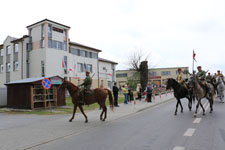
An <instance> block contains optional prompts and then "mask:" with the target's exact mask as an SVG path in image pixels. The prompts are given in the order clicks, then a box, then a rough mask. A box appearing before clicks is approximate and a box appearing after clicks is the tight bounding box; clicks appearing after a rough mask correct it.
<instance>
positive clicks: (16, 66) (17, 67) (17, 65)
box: [13, 61, 19, 71]
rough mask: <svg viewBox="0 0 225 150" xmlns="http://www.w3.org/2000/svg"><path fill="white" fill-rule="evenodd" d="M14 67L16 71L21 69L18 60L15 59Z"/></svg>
mask: <svg viewBox="0 0 225 150" xmlns="http://www.w3.org/2000/svg"><path fill="white" fill-rule="evenodd" d="M13 69H14V71H17V70H18V69H19V62H18V61H14V63H13Z"/></svg>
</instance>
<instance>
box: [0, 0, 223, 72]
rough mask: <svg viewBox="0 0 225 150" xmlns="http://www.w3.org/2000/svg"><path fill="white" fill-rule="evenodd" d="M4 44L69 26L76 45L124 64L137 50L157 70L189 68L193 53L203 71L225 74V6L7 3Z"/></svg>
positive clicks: (136, 1)
mask: <svg viewBox="0 0 225 150" xmlns="http://www.w3.org/2000/svg"><path fill="white" fill-rule="evenodd" d="M0 18H1V23H0V27H1V28H0V44H2V43H3V41H4V40H5V38H6V37H7V36H8V35H9V36H13V37H17V38H19V37H22V36H23V35H24V34H27V29H26V26H27V25H30V24H33V23H35V22H37V21H40V20H43V19H45V18H47V19H50V20H53V21H56V22H59V23H62V24H65V25H68V26H70V27H71V29H70V35H69V36H70V39H71V41H74V42H78V43H81V44H84V45H87V46H90V47H94V48H97V49H101V50H102V52H101V54H100V57H103V58H105V59H110V60H113V61H116V62H118V63H119V65H118V66H117V69H127V68H128V66H126V64H125V62H126V60H127V57H128V55H129V54H130V53H132V52H133V51H134V50H135V49H142V50H143V51H144V53H145V54H149V53H150V58H151V59H150V62H151V64H152V66H150V67H155V68H164V67H178V66H188V67H189V70H190V71H191V70H192V53H193V49H194V50H195V52H196V60H197V64H195V65H196V66H197V65H201V66H202V67H203V69H204V70H209V71H211V72H215V71H216V70H217V69H220V70H224V71H225V55H224V52H225V0H71V1H70V0H35V1H34V0H2V1H1V9H0Z"/></svg>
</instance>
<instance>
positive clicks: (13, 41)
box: [11, 35, 29, 43]
mask: <svg viewBox="0 0 225 150" xmlns="http://www.w3.org/2000/svg"><path fill="white" fill-rule="evenodd" d="M27 37H29V36H28V35H24V36H23V37H21V38H19V39H16V38H15V39H14V40H12V41H11V43H15V42H19V41H22V40H23V39H25V38H27Z"/></svg>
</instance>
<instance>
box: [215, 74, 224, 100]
mask: <svg viewBox="0 0 225 150" xmlns="http://www.w3.org/2000/svg"><path fill="white" fill-rule="evenodd" d="M216 84H217V91H218V97H219V98H220V102H221V103H224V83H223V80H222V78H221V77H220V76H218V77H217V78H216Z"/></svg>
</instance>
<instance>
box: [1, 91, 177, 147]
mask: <svg viewBox="0 0 225 150" xmlns="http://www.w3.org/2000/svg"><path fill="white" fill-rule="evenodd" d="M172 100H173V95H171V94H170V93H169V94H167V96H166V95H165V94H164V95H162V96H161V98H160V96H156V98H155V100H153V102H152V103H147V102H145V101H144V99H143V100H141V101H139V100H137V101H136V105H134V102H132V103H129V104H126V105H125V104H120V107H115V108H114V112H112V111H111V110H110V109H108V113H107V119H106V121H105V122H102V121H100V117H99V116H100V113H101V110H98V109H96V110H93V111H89V112H86V114H87V116H88V119H89V122H88V123H84V117H83V115H82V114H81V113H78V114H76V116H75V118H74V120H73V122H68V120H69V119H70V117H71V115H72V114H69V115H45V116H40V115H13V114H0V122H1V124H0V141H1V142H0V149H1V150H24V149H30V148H32V147H36V146H38V145H41V144H45V143H48V142H57V141H58V140H60V139H63V138H67V137H70V136H73V135H78V134H80V133H82V132H86V131H87V130H90V129H93V128H95V127H101V126H108V125H110V122H111V121H113V120H116V119H119V118H122V117H125V116H127V115H131V114H134V113H136V112H140V111H142V110H145V109H148V108H151V107H153V106H156V105H159V104H162V103H166V102H169V101H172Z"/></svg>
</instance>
